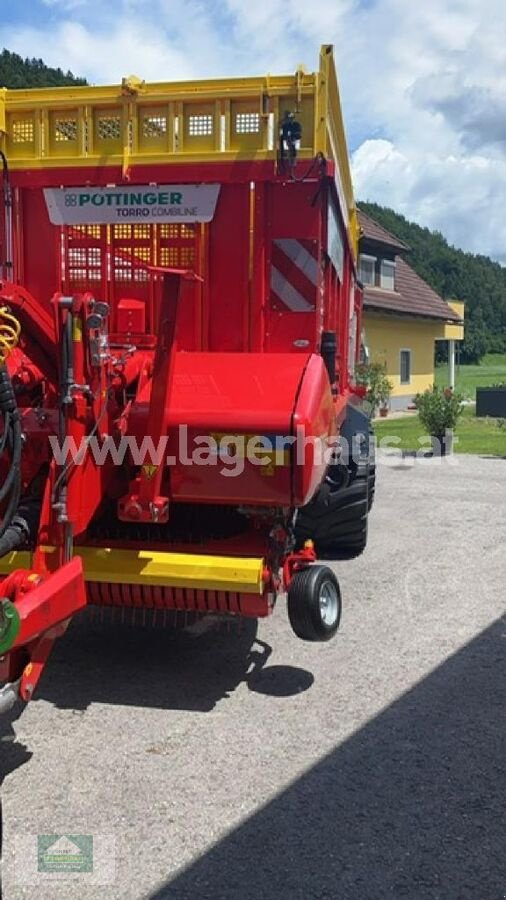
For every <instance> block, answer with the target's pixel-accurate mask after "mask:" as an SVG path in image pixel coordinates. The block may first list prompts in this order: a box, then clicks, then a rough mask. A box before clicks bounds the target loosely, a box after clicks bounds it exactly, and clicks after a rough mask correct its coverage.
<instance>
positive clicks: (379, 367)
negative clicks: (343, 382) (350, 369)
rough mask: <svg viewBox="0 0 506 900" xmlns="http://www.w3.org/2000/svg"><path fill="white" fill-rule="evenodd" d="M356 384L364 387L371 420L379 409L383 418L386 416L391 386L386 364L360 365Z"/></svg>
mask: <svg viewBox="0 0 506 900" xmlns="http://www.w3.org/2000/svg"><path fill="white" fill-rule="evenodd" d="M356 380H357V384H359V385H362V386H363V387H365V389H366V391H365V400H366V402H367V403H368V404H369V414H370V417H371V419H372V418H373V416H374V415H375V414H376V412H377V410H378V409H379V413H380V416H382V417H383V418H384V417H385V416H387V415H388V409H389V400H390V395H391V393H392V391H393V387H394V386H393V384H392V382H391V381H390V379H389V378H388V376H387V369H386V364H385V363H381V362H371V363H360V365H358V366H357V370H356Z"/></svg>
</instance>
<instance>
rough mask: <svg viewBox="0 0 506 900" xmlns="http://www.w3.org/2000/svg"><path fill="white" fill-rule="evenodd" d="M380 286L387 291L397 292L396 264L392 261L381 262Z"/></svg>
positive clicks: (383, 260)
mask: <svg viewBox="0 0 506 900" xmlns="http://www.w3.org/2000/svg"><path fill="white" fill-rule="evenodd" d="M380 286H381V287H382V288H383V289H384V290H385V291H393V290H395V263H394V262H393V261H392V260H390V259H382V260H381V269H380Z"/></svg>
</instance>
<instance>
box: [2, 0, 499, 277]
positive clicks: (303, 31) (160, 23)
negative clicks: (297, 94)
mask: <svg viewBox="0 0 506 900" xmlns="http://www.w3.org/2000/svg"><path fill="white" fill-rule="evenodd" d="M44 2H45V3H46V4H47V5H48V7H49V8H48V21H47V24H46V25H44V26H38V27H34V26H32V27H30V28H27V27H21V26H19V27H17V28H16V27H13V26H12V25H11V26H5V25H4V26H0V43H2V44H3V45H5V46H7V47H9V49H12V50H15V51H16V52H18V53H21V54H22V55H28V56H36V57H40V56H42V57H43V58H44V59H45V60H46V61H47V62H48V63H49V64H51V65H59V66H61V67H62V68H64V69H67V68H70V69H72V71H74V72H75V73H76V74H83V75H85V76H86V77H88V78H89V79H90V80H91V81H94V82H107V81H112V82H118V81H119V80H120V79H121V77H122V76H123V75H126V74H130V73H131V72H134V73H136V74H138V75H140V76H141V77H143V78H146V79H149V80H170V79H181V78H189V77H199V76H200V77H203V76H219V75H229V74H241V73H243V74H245V75H246V74H251V73H262V72H267V71H271V72H282V71H293V70H294V69H295V67H296V65H297V64H298V63H299V62H305V63H306V65H307V66H308V68H309V69H314V68H315V67H316V65H317V54H318V46H319V44H320V43H332V42H333V43H334V44H335V45H336V59H337V64H338V69H339V73H340V84H341V94H342V99H343V106H344V112H345V118H346V122H347V125H348V132H349V134H351V136H352V141H353V149H354V154H353V172H354V178H355V185H356V193H357V196H359V197H361V198H362V199H371V200H377V201H378V202H381V203H385V204H388V205H391V206H393V207H394V208H396V209H398V210H399V211H401V212H403V213H404V214H405V215H406V216H408V217H411V218H414V219H416V220H418V221H420V222H422V224H426V225H428V226H430V227H435V228H439V229H440V230H441V231H442V232H443V233H445V234H446V235H447V236H448V237H449V238H450V240H452V241H454V242H455V243H456V244H458V245H459V246H463V247H464V248H466V249H470V250H473V251H480V252H485V253H491V254H492V255H494V256H496V257H497V258H501V259H505V258H506V251H505V248H506V217H505V216H504V214H503V207H504V195H505V190H506V188H505V187H504V185H506V177H505V176H506V125H505V124H504V123H505V121H506V42H505V41H504V33H505V30H506V29H505V25H506V10H505V7H504V2H503V0H480V2H479V3H478V0H445V2H444V3H442V2H441V0H424V3H423V4H415V3H408V2H406V0H367V2H365V0H333V2H332V3H329V2H328V0H312V2H311V3H308V2H307V0H256V2H254V3H244V0H213V2H206V0H109V3H108V4H96V3H94V2H92V0H86V2H84V3H83V2H82V0H44ZM70 7H72V8H70Z"/></svg>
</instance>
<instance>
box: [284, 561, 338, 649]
mask: <svg viewBox="0 0 506 900" xmlns="http://www.w3.org/2000/svg"><path fill="white" fill-rule="evenodd" d="M288 618H289V619H290V625H291V626H292V629H293V630H294V632H295V634H296V635H297V637H299V638H301V639H302V640H303V641H329V640H330V639H331V638H332V637H334V635H335V633H336V631H337V629H338V628H339V623H340V621H341V591H340V589H339V582H338V580H337V578H336V576H335V575H334V573H333V571H332V569H329V567H328V566H308V567H307V569H301V570H299V571H298V572H295V573H294V576H293V578H292V581H291V584H290V587H289V588H288Z"/></svg>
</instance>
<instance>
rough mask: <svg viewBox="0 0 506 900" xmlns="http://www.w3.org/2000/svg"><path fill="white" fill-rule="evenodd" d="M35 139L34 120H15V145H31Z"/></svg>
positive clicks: (13, 126) (13, 133) (13, 141)
mask: <svg viewBox="0 0 506 900" xmlns="http://www.w3.org/2000/svg"><path fill="white" fill-rule="evenodd" d="M34 138H35V128H34V123H33V119H15V120H14V122H13V123H12V135H11V140H12V143H13V144H31V143H33V141H34Z"/></svg>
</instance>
